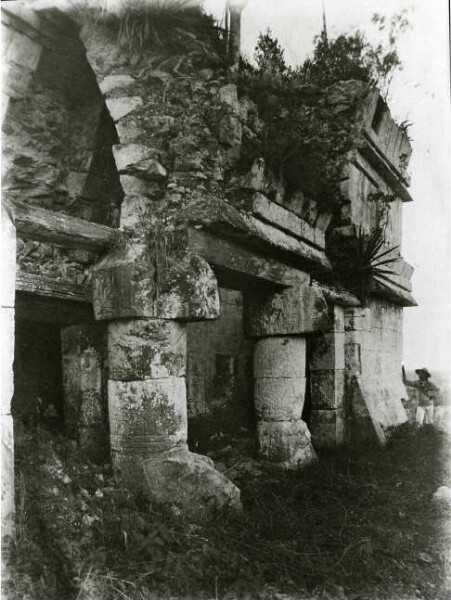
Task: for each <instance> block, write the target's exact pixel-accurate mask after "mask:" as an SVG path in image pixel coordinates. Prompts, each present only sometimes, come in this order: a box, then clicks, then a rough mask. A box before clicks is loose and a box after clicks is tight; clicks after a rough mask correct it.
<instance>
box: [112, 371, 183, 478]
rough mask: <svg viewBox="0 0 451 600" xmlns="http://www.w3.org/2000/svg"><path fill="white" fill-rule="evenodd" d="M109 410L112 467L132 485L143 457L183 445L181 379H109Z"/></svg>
mask: <svg viewBox="0 0 451 600" xmlns="http://www.w3.org/2000/svg"><path fill="white" fill-rule="evenodd" d="M108 409H109V411H108V412H109V420H110V442H111V454H112V460H113V466H114V467H115V471H116V472H117V474H118V477H119V478H120V479H122V480H124V481H126V482H127V483H131V484H133V479H134V477H135V476H136V475H137V474H139V471H140V469H141V466H140V465H141V462H142V460H144V459H145V458H150V457H152V456H156V455H159V454H161V453H162V452H165V451H167V450H170V449H171V448H175V447H176V446H183V447H184V446H185V445H186V439H187V410H186V385H185V378H184V377H166V378H164V379H146V380H143V381H115V380H109V381H108ZM136 483H138V482H136Z"/></svg>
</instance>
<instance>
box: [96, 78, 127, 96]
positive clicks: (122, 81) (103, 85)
mask: <svg viewBox="0 0 451 600" xmlns="http://www.w3.org/2000/svg"><path fill="white" fill-rule="evenodd" d="M134 83H136V79H134V78H133V77H130V75H108V76H107V77H105V79H103V81H101V82H100V84H99V88H100V91H101V92H102V94H108V92H111V91H113V90H115V89H117V88H125V87H129V86H130V85H133V84H134Z"/></svg>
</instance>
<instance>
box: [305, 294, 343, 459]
mask: <svg viewBox="0 0 451 600" xmlns="http://www.w3.org/2000/svg"><path fill="white" fill-rule="evenodd" d="M330 312H331V316H332V317H333V318H332V319H331V321H332V323H333V325H332V327H331V329H330V331H329V332H328V333H323V334H321V335H319V336H318V337H316V338H314V339H312V341H311V345H312V348H311V360H310V365H309V369H310V391H311V411H310V423H309V425H310V431H311V434H312V440H313V445H314V446H315V447H316V448H320V447H330V446H336V445H338V444H340V443H342V442H343V441H344V409H345V407H344V384H345V370H344V369H345V333H344V309H343V308H342V307H341V306H336V305H335V306H332V307H331V310H330Z"/></svg>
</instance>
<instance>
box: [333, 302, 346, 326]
mask: <svg viewBox="0 0 451 600" xmlns="http://www.w3.org/2000/svg"><path fill="white" fill-rule="evenodd" d="M332 313H333V314H332V318H333V330H334V331H335V332H336V333H343V332H344V331H345V311H344V308H343V307H342V306H338V305H337V304H334V305H333V306H332Z"/></svg>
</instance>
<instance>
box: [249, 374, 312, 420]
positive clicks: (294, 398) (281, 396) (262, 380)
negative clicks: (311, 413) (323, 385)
mask: <svg viewBox="0 0 451 600" xmlns="http://www.w3.org/2000/svg"><path fill="white" fill-rule="evenodd" d="M305 386H306V379H305V377H296V378H295V377H290V378H283V377H277V378H272V377H259V378H257V379H255V381H254V406H255V412H256V414H257V417H258V418H259V419H261V420H264V421H290V420H297V419H300V418H301V417H302V410H303V408H304V400H305Z"/></svg>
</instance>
